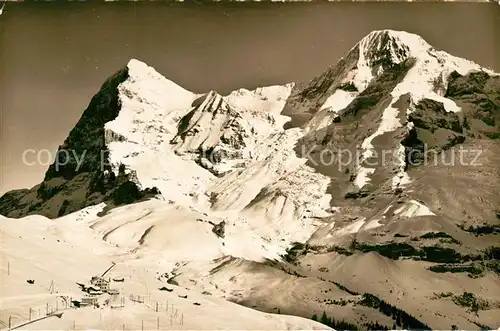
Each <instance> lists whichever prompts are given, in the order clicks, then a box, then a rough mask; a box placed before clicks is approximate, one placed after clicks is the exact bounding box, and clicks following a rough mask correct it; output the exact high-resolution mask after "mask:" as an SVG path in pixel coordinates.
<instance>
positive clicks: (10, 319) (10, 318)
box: [9, 315, 12, 329]
mask: <svg viewBox="0 0 500 331" xmlns="http://www.w3.org/2000/svg"><path fill="white" fill-rule="evenodd" d="M11 327H12V316H10V315H9V329H10V328H11Z"/></svg>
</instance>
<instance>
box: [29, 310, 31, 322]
mask: <svg viewBox="0 0 500 331" xmlns="http://www.w3.org/2000/svg"><path fill="white" fill-rule="evenodd" d="M29 316H30V317H29V321H31V307H30V313H29Z"/></svg>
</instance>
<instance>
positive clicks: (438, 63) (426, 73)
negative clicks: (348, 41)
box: [350, 30, 495, 189]
mask: <svg viewBox="0 0 500 331" xmlns="http://www.w3.org/2000/svg"><path fill="white" fill-rule="evenodd" d="M354 48H356V49H357V50H358V51H359V58H358V64H357V69H356V70H355V71H354V72H353V74H352V78H351V79H350V82H352V83H353V84H354V85H355V86H356V87H357V88H358V90H359V91H363V90H364V89H365V88H366V86H367V84H369V82H370V81H372V80H373V79H374V74H373V73H376V75H380V74H381V73H382V72H383V70H384V69H383V66H382V65H380V64H378V62H379V60H380V59H381V58H383V59H384V61H390V62H392V63H394V64H398V63H402V62H404V61H407V60H409V59H413V60H414V61H415V63H414V64H413V66H412V68H411V69H410V70H409V72H408V73H407V74H406V75H405V77H404V79H403V80H402V81H401V82H400V83H399V84H398V85H397V86H396V87H395V88H394V90H392V92H391V97H392V102H391V104H390V105H389V106H388V107H387V108H386V109H385V110H384V113H383V115H382V120H381V122H380V125H379V127H378V129H377V131H376V132H374V133H373V134H371V135H370V136H368V137H366V138H365V140H364V141H363V143H362V146H361V148H362V149H363V154H362V159H361V162H363V161H365V160H366V159H368V158H370V157H371V156H373V153H374V150H373V145H372V141H373V139H375V138H376V137H377V136H380V135H383V134H384V133H386V132H391V131H394V130H396V129H397V128H400V127H402V126H404V125H405V126H406V129H407V130H408V131H409V130H410V129H411V125H412V123H406V124H404V123H401V122H400V120H399V119H398V115H399V111H398V109H397V107H395V104H396V103H397V102H398V100H399V99H400V97H401V96H403V95H406V94H408V95H409V96H410V106H409V109H410V112H407V114H406V116H407V117H408V115H409V114H410V113H411V109H412V107H414V106H415V105H416V104H417V103H418V102H419V101H421V100H422V99H431V100H435V101H439V102H442V103H443V105H444V107H445V109H446V111H449V112H459V111H460V107H458V106H457V105H456V104H455V102H454V101H453V100H451V99H448V98H445V97H444V92H445V91H446V87H447V79H448V76H449V75H450V74H451V73H452V72H453V71H457V72H458V73H459V74H461V75H466V74H467V73H469V72H471V71H486V72H488V74H490V75H494V74H495V73H493V72H492V71H490V70H487V69H484V68H482V67H480V66H479V65H477V64H476V63H474V62H472V61H469V60H465V59H462V58H458V57H455V56H452V55H450V54H448V53H446V52H444V51H438V50H436V49H434V48H433V47H432V46H431V45H429V44H428V43H427V42H426V41H425V40H424V39H423V38H422V37H420V36H418V35H416V34H412V33H408V32H404V31H394V30H380V31H373V32H371V33H370V34H368V35H367V36H366V37H364V38H363V39H362V40H361V41H360V42H359V43H358V44H357V45H356V46H355V47H354ZM351 51H352V50H351ZM387 54H390V55H389V56H387ZM367 174H370V170H368V169H366V168H365V167H363V166H360V167H359V170H358V178H357V180H356V185H357V186H358V187H359V188H362V187H363V186H364V185H366V183H368V181H369V178H368V176H367ZM409 182H410V179H409V176H408V175H407V174H406V173H405V172H404V163H402V164H401V165H400V170H399V172H398V173H397V174H396V175H395V176H394V177H393V179H392V186H393V189H395V188H397V187H399V186H405V185H406V184H408V183H409Z"/></svg>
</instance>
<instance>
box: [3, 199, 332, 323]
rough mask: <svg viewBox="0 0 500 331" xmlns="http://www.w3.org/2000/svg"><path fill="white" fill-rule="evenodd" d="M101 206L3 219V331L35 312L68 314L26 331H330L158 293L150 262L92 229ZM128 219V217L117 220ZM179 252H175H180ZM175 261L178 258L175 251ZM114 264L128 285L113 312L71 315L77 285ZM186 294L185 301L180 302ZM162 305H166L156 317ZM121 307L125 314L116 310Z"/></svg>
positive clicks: (219, 302)
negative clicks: (63, 214)
mask: <svg viewBox="0 0 500 331" xmlns="http://www.w3.org/2000/svg"><path fill="white" fill-rule="evenodd" d="M101 207H102V206H100V207H92V208H91V209H90V210H89V209H87V210H85V211H82V212H77V213H74V214H70V215H67V216H66V217H63V218H61V219H58V220H56V221H53V220H49V219H47V218H44V217H41V216H33V217H27V218H24V219H21V220H17V219H9V218H4V217H2V218H1V219H0V230H1V239H2V252H1V254H2V259H1V260H2V265H1V269H0V274H1V285H0V291H1V292H0V294H1V304H0V307H1V308H0V321H2V323H3V325H6V324H8V320H9V316H10V318H11V323H12V326H16V325H19V324H22V323H24V322H27V321H28V320H29V317H30V316H29V314H30V312H31V318H32V319H33V320H34V319H37V318H38V317H40V316H42V317H43V316H44V315H45V314H46V311H47V309H49V311H52V310H55V309H56V308H57V309H58V310H59V311H61V312H63V316H62V318H60V319H58V318H56V317H53V318H47V319H44V320H41V321H39V322H34V323H32V324H29V326H26V327H27V328H29V329H33V330H48V329H67V330H69V329H100V330H117V329H120V330H121V329H122V328H125V329H128V330H134V329H140V328H141V324H142V325H143V326H144V327H145V328H147V329H156V327H157V323H159V324H160V328H161V329H221V328H222V329H267V330H270V329H284V330H287V329H328V328H327V327H325V326H323V325H321V324H319V323H317V322H314V321H311V320H306V319H303V318H299V317H293V316H285V315H273V314H265V313H261V312H259V311H256V310H253V309H249V308H245V307H243V306H239V305H237V304H233V303H230V302H228V301H225V300H223V299H218V298H215V297H211V296H207V295H202V294H200V293H196V292H194V291H189V290H186V289H182V288H179V287H177V286H174V285H168V284H166V285H167V286H168V287H170V288H173V289H174V290H173V292H163V291H159V290H158V288H159V287H161V286H163V285H165V284H162V283H161V282H160V281H159V280H158V279H157V276H158V275H157V274H156V273H154V271H153V269H148V268H151V266H150V265H149V264H148V261H149V260H148V259H145V260H142V259H140V258H138V256H137V255H136V254H134V253H132V252H130V251H129V250H128V249H127V247H122V246H119V247H116V246H115V245H112V244H111V242H115V241H116V240H117V237H115V238H113V240H110V241H108V242H106V241H103V240H101V238H99V237H97V236H96V231H93V230H91V229H90V228H88V225H89V224H92V222H94V221H95V219H96V216H95V214H96V212H97V211H98V210H99V208H101ZM144 208H146V209H147V207H144ZM127 213H128V210H124V211H123V213H122V214H121V215H120V216H125V215H127ZM167 215H168V214H167ZM164 216H166V215H164ZM100 226H102V220H101V221H100ZM96 227H98V226H96ZM127 230H128V229H127ZM191 230H192V229H191V228H179V229H178V230H177V231H178V232H177V233H175V234H173V235H172V237H174V236H175V235H181V236H189V235H192V233H191V232H190V231H191ZM131 231H132V232H134V231H135V230H131ZM163 233H164V234H165V232H163ZM197 239H199V238H197ZM159 241H160V242H161V241H162V240H161V238H159V237H156V238H148V244H152V245H153V248H156V249H158V248H159V247H154V244H153V243H155V242H159ZM173 244H175V243H173ZM181 248H182V247H178V250H177V252H179V251H180V250H181ZM186 248H187V247H186ZM191 248H192V247H191ZM188 251H189V250H188V249H185V250H184V252H186V253H187V252H188ZM157 252H159V251H158V250H157ZM170 254H172V255H171V256H174V255H175V251H171V252H170ZM193 256H197V257H198V258H199V257H200V256H201V255H200V251H195V252H194V255H192V256H191V257H193ZM111 261H115V262H116V263H117V265H116V266H115V268H113V269H112V270H111V271H110V273H109V275H110V277H123V278H124V279H125V281H124V282H123V283H114V285H113V286H115V287H117V288H119V289H120V296H119V298H116V299H114V300H113V299H112V298H108V299H110V300H111V303H110V305H102V306H101V308H100V309H93V308H79V309H67V308H66V307H67V302H68V299H72V300H75V299H76V300H78V299H79V298H80V297H82V296H83V295H84V293H83V292H81V291H80V290H79V288H78V286H77V285H76V283H75V282H81V283H85V282H87V281H88V280H89V279H90V277H91V276H93V275H96V274H99V273H102V272H103V271H104V270H105V269H107V268H108V267H109V266H110V265H111ZM27 279H33V280H35V283H34V284H28V283H27V282H26V280H27ZM51 283H52V285H53V287H52V291H53V293H51V289H50V286H51ZM186 294H187V295H188V297H187V299H183V298H180V297H178V295H186ZM131 295H133V296H137V295H140V296H142V297H143V298H144V299H143V300H144V303H143V304H140V303H134V302H133V301H131V300H130V298H131ZM157 302H158V304H159V306H161V310H159V311H158V312H157V311H156V303H157ZM122 303H124V306H123V307H119V308H112V306H113V305H115V306H121V305H122ZM194 303H197V304H199V305H194ZM171 323H172V324H171Z"/></svg>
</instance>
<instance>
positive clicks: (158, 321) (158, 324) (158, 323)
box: [156, 316, 160, 330]
mask: <svg viewBox="0 0 500 331" xmlns="http://www.w3.org/2000/svg"><path fill="white" fill-rule="evenodd" d="M156 329H157V330H160V316H158V317H157V318H156Z"/></svg>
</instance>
